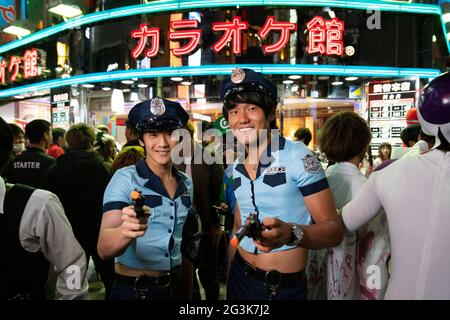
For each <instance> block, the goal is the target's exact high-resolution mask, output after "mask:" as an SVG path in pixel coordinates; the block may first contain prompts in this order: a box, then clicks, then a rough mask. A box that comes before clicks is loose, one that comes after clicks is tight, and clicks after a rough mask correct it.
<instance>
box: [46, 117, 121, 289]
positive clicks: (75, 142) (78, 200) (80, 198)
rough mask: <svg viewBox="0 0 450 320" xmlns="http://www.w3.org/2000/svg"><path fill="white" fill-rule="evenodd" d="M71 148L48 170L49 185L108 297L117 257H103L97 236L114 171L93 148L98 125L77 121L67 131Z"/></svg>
mask: <svg viewBox="0 0 450 320" xmlns="http://www.w3.org/2000/svg"><path fill="white" fill-rule="evenodd" d="M66 141H67V144H68V151H67V152H66V153H65V154H63V155H62V156H60V157H59V158H58V159H57V160H56V164H55V165H54V166H52V167H51V168H50V169H49V170H48V182H47V185H46V187H47V188H48V190H50V191H52V192H54V193H55V194H56V195H57V196H58V197H59V199H60V200H61V202H62V204H63V206H64V209H65V211H66V214H67V217H68V218H69V221H70V223H71V225H72V228H73V231H74V234H75V237H76V238H77V240H78V241H79V242H80V244H81V246H82V247H83V249H84V251H85V252H86V256H87V257H88V259H89V257H92V259H93V260H94V265H95V268H96V270H97V272H98V273H99V274H100V277H101V279H102V282H103V284H104V286H105V294H106V298H108V297H109V292H110V289H111V286H112V283H113V281H114V261H113V260H112V259H110V260H105V261H104V260H101V259H100V258H99V256H98V253H97V239H98V235H99V232H100V223H101V220H102V212H103V211H102V207H103V193H104V191H105V189H106V186H107V185H108V182H109V180H110V179H111V176H112V172H111V171H110V170H109V169H107V167H106V166H105V165H104V162H103V159H102V158H101V157H100V155H98V154H97V153H96V152H94V150H93V146H94V141H95V133H94V129H93V128H91V127H89V126H88V125H86V124H76V125H73V126H72V127H70V129H69V130H68V131H67V133H66Z"/></svg>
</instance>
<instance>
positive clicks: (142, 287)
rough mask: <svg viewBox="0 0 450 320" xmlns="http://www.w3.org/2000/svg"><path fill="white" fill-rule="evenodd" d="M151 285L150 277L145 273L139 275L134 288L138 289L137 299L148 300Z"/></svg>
mask: <svg viewBox="0 0 450 320" xmlns="http://www.w3.org/2000/svg"><path fill="white" fill-rule="evenodd" d="M149 285H150V278H149V277H148V276H146V275H145V274H141V275H139V276H138V277H137V278H136V280H135V281H134V288H135V290H136V299H137V300H147V299H148V298H149V295H148V287H149Z"/></svg>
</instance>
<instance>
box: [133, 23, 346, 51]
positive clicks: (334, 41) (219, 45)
mask: <svg viewBox="0 0 450 320" xmlns="http://www.w3.org/2000/svg"><path fill="white" fill-rule="evenodd" d="M198 25H199V21H197V20H179V21H171V22H170V28H171V31H170V32H169V33H168V39H169V41H182V40H188V41H187V42H186V44H185V45H183V46H182V47H180V48H174V49H172V52H173V54H174V55H176V56H183V55H188V54H191V53H193V52H194V51H195V50H197V48H198V47H199V44H200V39H201V36H202V30H201V29H200V28H199V26H198ZM306 27H307V30H308V32H309V33H308V35H309V44H308V48H307V51H308V53H320V54H326V55H338V56H342V55H343V52H344V42H343V33H344V22H343V21H340V20H338V19H337V18H333V19H331V20H325V19H324V18H322V17H320V16H316V17H314V18H313V19H312V20H311V21H310V22H308V24H307V25H306ZM211 28H212V30H213V31H214V32H222V33H223V34H222V35H221V37H220V38H219V40H217V42H216V43H214V44H213V45H212V46H211V49H212V50H213V51H214V52H216V53H218V52H220V51H221V50H223V48H225V47H226V46H227V45H229V44H231V45H230V48H231V51H232V53H233V54H234V55H239V54H241V52H242V33H243V32H244V31H245V30H248V22H247V21H241V17H239V16H234V17H233V19H232V20H231V21H226V22H213V23H212V25H211ZM296 30H297V24H296V23H294V22H276V21H275V17H274V16H268V17H267V18H266V21H265V23H264V25H263V27H262V28H261V29H260V30H259V31H258V36H259V37H260V38H261V39H262V40H266V39H270V38H269V34H270V33H271V32H278V33H279V37H278V39H277V40H274V41H275V42H274V43H271V44H266V45H263V46H262V50H263V52H264V53H265V54H274V53H276V52H279V51H281V50H283V49H284V47H285V46H286V45H287V44H288V42H289V36H290V34H291V32H295V31H296ZM159 33H160V29H159V28H148V27H147V24H145V23H144V24H141V26H140V29H139V30H134V31H133V32H132V33H131V36H132V37H133V38H137V39H139V41H138V45H137V47H136V48H134V49H133V51H132V52H131V54H132V56H133V57H134V58H135V59H137V58H138V57H139V56H140V55H141V53H142V52H144V49H145V47H146V45H147V39H148V38H149V37H151V38H152V39H151V49H149V50H146V51H145V56H146V57H149V58H151V57H154V56H156V55H157V54H158V52H159V37H160V35H159Z"/></svg>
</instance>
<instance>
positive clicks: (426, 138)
mask: <svg viewBox="0 0 450 320" xmlns="http://www.w3.org/2000/svg"><path fill="white" fill-rule="evenodd" d="M420 139H421V140H423V141H425V142H426V143H427V144H429V145H434V143H435V142H436V138H435V137H434V136H429V135H428V134H426V133H425V132H423V130H422V129H420ZM430 149H431V148H430Z"/></svg>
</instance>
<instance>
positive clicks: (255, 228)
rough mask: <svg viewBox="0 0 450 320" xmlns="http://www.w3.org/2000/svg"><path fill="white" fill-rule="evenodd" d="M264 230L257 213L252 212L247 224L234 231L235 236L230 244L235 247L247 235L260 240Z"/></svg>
mask: <svg viewBox="0 0 450 320" xmlns="http://www.w3.org/2000/svg"><path fill="white" fill-rule="evenodd" d="M262 230H263V227H262V225H261V222H259V220H258V217H257V216H256V214H255V213H250V214H249V216H248V218H247V220H246V221H245V224H244V225H243V226H241V227H240V228H239V230H238V231H236V232H235V233H234V236H233V238H231V240H230V244H231V245H232V246H234V247H235V246H237V245H238V243H239V242H241V240H242V239H243V238H244V237H245V236H247V237H250V238H252V239H253V240H258V239H259V237H260V235H261V231H262Z"/></svg>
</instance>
